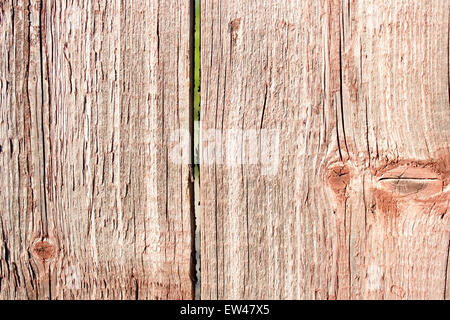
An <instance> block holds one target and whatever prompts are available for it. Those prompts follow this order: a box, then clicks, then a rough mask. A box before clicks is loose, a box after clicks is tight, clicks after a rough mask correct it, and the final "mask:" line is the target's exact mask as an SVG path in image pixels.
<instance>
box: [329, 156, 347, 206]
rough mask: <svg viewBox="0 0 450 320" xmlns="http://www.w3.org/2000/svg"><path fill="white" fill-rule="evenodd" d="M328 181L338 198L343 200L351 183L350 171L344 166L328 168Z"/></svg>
mask: <svg viewBox="0 0 450 320" xmlns="http://www.w3.org/2000/svg"><path fill="white" fill-rule="evenodd" d="M326 181H327V183H328V185H329V186H330V188H331V189H332V190H333V192H334V193H335V194H336V196H337V197H338V198H343V197H344V196H345V193H346V191H347V186H348V185H349V183H350V169H349V168H348V167H347V166H346V165H344V164H338V165H334V166H332V167H330V168H328V172H327V174H326Z"/></svg>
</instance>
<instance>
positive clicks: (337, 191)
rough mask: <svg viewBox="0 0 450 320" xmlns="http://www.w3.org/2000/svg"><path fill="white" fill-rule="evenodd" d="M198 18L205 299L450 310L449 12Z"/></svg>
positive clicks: (220, 8)
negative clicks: (431, 304) (377, 302)
mask: <svg viewBox="0 0 450 320" xmlns="http://www.w3.org/2000/svg"><path fill="white" fill-rule="evenodd" d="M201 4H202V8H201V10H202V34H201V36H202V40H201V41H202V51H201V53H202V57H201V63H202V66H201V69H202V79H201V81H202V83H201V89H202V94H201V120H202V123H201V135H202V137H201V142H200V143H201V157H202V163H201V166H200V168H201V174H200V177H201V208H202V210H201V221H202V229H201V290H202V291H201V296H202V298H226V299H228V298H269V299H277V298H287V299H297V298H301V299H306V298H307V299H336V298H337V299H345V298H351V299H364V298H376V299H382V298H384V299H417V298H428V299H431V298H433V299H444V298H448V297H449V295H448V293H447V294H446V293H445V292H446V290H447V292H448V286H447V287H446V281H447V279H448V277H447V272H448V268H447V264H448V248H449V231H450V230H449V229H450V228H449V226H450V221H449V215H448V203H449V187H448V183H449V169H450V168H449V167H450V166H449V162H450V152H449V151H450V150H449V135H450V125H449V124H450V108H449V93H448V90H449V89H448V88H449V73H448V70H449V68H448V66H449V56H448V54H449V53H448V52H449V51H448V46H449V40H448V39H449V28H448V26H449V2H448V1H447V0H437V1H413V0H408V1H382V0H370V1H355V0H350V1H340V0H328V1H275V0H274V1H263V2H262V1H234V0H231V1H206V0H205V1H202V3H201ZM232 130H241V131H235V132H234V134H236V135H237V138H234V137H233V131H232ZM269 130H274V131H269ZM277 134H278V144H277ZM252 139H253V140H252ZM267 140H269V143H267ZM230 158H231V159H232V160H231V161H228V160H229V159H230Z"/></svg>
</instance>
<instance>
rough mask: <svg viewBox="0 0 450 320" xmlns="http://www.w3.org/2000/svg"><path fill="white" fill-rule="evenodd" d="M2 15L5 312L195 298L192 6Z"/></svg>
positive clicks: (49, 7)
mask: <svg viewBox="0 0 450 320" xmlns="http://www.w3.org/2000/svg"><path fill="white" fill-rule="evenodd" d="M0 10H1V11H0V28H1V29H0V36H1V38H0V55H1V56H2V59H1V60H0V70H1V71H0V81H1V82H0V93H1V96H0V97H1V98H0V99H1V100H0V107H1V109H0V175H1V179H0V298H2V299H5V298H6V299H34V298H37V299H63V298H65V299H68V298H77V299H79V298H84V299H92V298H103V299H113V298H114V299H135V298H137V299H142V298H153V299H166V298H171V299H175V298H192V297H193V285H192V280H191V274H192V261H191V253H192V188H191V178H190V171H189V164H188V162H186V161H180V160H179V159H178V160H177V159H176V155H175V156H174V159H172V158H171V153H170V152H171V150H173V149H174V146H177V145H179V144H180V143H181V142H182V141H181V139H182V136H184V135H178V136H177V135H176V134H174V132H176V130H177V129H181V130H182V132H183V133H186V132H187V133H189V132H190V130H191V127H192V124H191V119H192V112H191V109H192V104H191V102H190V99H191V77H192V76H191V57H190V55H191V43H192V39H191V37H192V36H191V26H192V22H191V17H192V14H191V3H190V2H188V1H179V2H176V1H119V0H115V1H103V0H102V1H70V2H67V1H50V0H47V1H43V2H40V1H29V2H28V1H22V0H13V1H1V4H0ZM181 151H182V152H184V154H183V159H185V158H186V157H187V159H189V157H190V155H189V153H190V150H189V148H187V149H186V148H181Z"/></svg>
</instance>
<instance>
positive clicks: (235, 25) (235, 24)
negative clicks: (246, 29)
mask: <svg viewBox="0 0 450 320" xmlns="http://www.w3.org/2000/svg"><path fill="white" fill-rule="evenodd" d="M228 25H229V27H230V31H231V32H235V31H238V30H239V27H240V26H241V18H236V19H233V20H231V21H230V23H229V24H228Z"/></svg>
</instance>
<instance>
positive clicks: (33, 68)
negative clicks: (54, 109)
mask: <svg viewBox="0 0 450 320" xmlns="http://www.w3.org/2000/svg"><path fill="white" fill-rule="evenodd" d="M39 11H40V6H39V3H38V2H33V3H32V4H29V3H26V2H23V1H20V2H18V3H13V2H12V1H2V2H1V3H0V26H1V27H0V30H1V32H0V37H1V38H0V55H1V57H2V59H0V176H1V178H0V298H1V299H3V298H11V299H13V298H18V299H25V298H36V297H37V296H38V292H39V296H40V297H42V298H47V297H49V295H50V292H49V287H48V285H47V284H48V279H45V276H46V275H45V274H43V275H42V278H39V279H38V278H37V277H36V272H37V271H36V270H37V269H38V266H37V262H36V261H34V260H33V259H32V257H31V251H30V250H29V249H30V248H31V247H32V245H33V243H34V241H35V239H36V238H37V237H39V236H40V235H42V234H46V233H47V217H46V214H45V206H44V204H45V201H44V198H45V196H44V188H43V186H44V184H43V176H44V172H43V167H44V166H43V144H42V141H43V131H42V119H41V116H40V115H41V113H42V90H41V89H42V82H41V69H40V47H39V16H40V14H39Z"/></svg>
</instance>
